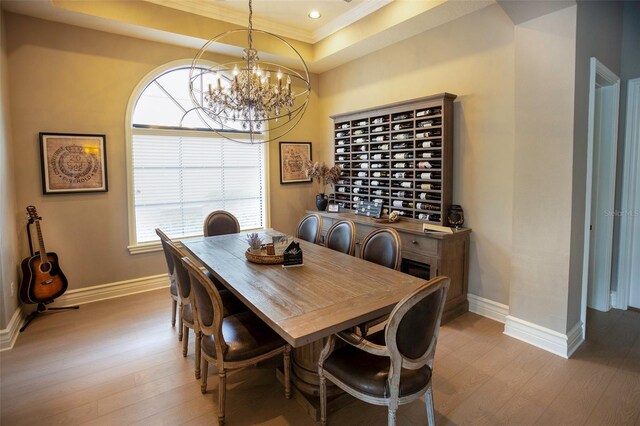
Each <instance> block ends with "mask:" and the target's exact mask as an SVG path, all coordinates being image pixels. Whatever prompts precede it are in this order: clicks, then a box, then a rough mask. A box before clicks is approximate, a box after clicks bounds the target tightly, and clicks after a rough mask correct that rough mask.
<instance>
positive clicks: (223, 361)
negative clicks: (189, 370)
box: [182, 257, 291, 425]
mask: <svg viewBox="0 0 640 426" xmlns="http://www.w3.org/2000/svg"><path fill="white" fill-rule="evenodd" d="M182 263H183V265H184V267H185V268H186V269H187V270H188V273H189V277H190V280H191V288H192V289H193V293H194V297H195V304H196V306H197V309H196V311H197V316H198V322H199V324H200V331H201V339H202V344H201V350H202V375H201V377H202V378H201V380H202V382H201V386H200V390H201V391H202V393H206V392H207V376H208V370H209V363H210V362H211V363H214V364H215V365H216V367H217V372H218V380H219V384H218V423H219V424H220V425H223V424H224V418H225V402H226V393H227V386H226V382H227V370H231V369H236V368H244V367H248V366H251V365H254V364H256V363H258V362H260V361H263V360H266V359H268V358H272V357H274V356H277V355H280V354H283V358H284V382H285V383H284V394H285V397H286V398H287V399H289V398H290V396H291V384H290V364H291V362H290V353H291V346H289V345H288V344H287V343H286V342H285V341H284V340H283V339H282V338H281V337H280V336H279V335H278V334H277V333H276V332H274V331H273V330H272V329H271V327H269V326H268V325H267V324H266V323H264V321H262V320H261V319H260V318H258V316H257V315H255V314H254V313H253V312H251V311H245V312H242V313H238V314H235V315H229V316H223V315H221V314H220V313H221V312H223V306H224V300H222V298H221V297H220V294H219V292H218V290H217V289H216V288H215V286H213V285H211V282H210V281H209V279H208V278H207V277H206V275H204V274H203V273H202V271H201V270H200V268H198V266H197V265H196V264H195V263H194V262H193V261H192V260H191V259H189V258H187V257H184V258H182Z"/></svg>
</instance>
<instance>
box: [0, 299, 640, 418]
mask: <svg viewBox="0 0 640 426" xmlns="http://www.w3.org/2000/svg"><path fill="white" fill-rule="evenodd" d="M169 316H170V301H169V297H168V295H167V293H166V290H161V291H153V292H148V293H143V294H138V295H133V296H128V297H123V298H119V299H112V300H107V301H102V302H97V303H93V304H88V305H83V306H82V308H81V309H80V310H79V311H70V312H63V313H59V314H58V313H56V314H52V315H47V316H43V317H41V318H38V319H37V320H36V321H35V322H34V323H33V324H32V325H31V326H30V327H29V328H28V329H27V331H26V332H25V333H23V334H22V335H21V336H20V337H19V339H18V341H17V343H16V345H15V347H14V349H12V350H11V351H8V352H2V353H0V392H1V393H0V424H2V425H3V426H4V425H10V426H30V425H79V424H84V425H110V426H111V425H118V426H120V425H126V424H136V425H139V426H142V425H189V426H196V425H216V424H217V420H216V419H217V409H218V407H217V376H216V374H215V368H213V367H210V369H209V375H210V376H209V389H208V392H207V393H206V395H202V394H201V393H200V385H199V382H198V381H196V380H195V378H194V374H193V363H194V354H193V351H194V341H193V335H191V336H190V339H189V340H190V345H189V356H188V357H186V358H183V357H182V354H181V345H180V344H179V343H178V341H177V330H176V329H175V328H172V327H171V326H170V322H169ZM587 320H588V321H587V324H588V328H587V342H585V344H584V345H583V346H582V347H581V348H580V349H579V350H578V351H577V352H576V354H575V356H574V358H573V359H570V360H564V359H562V358H559V357H557V356H554V355H552V354H549V353H548V352H545V351H542V350H540V349H538V348H535V347H532V346H529V345H527V344H525V343H523V342H520V341H518V340H515V339H512V338H510V337H508V336H505V335H504V334H503V333H502V331H503V325H502V324H500V323H497V322H494V321H491V320H488V319H486V318H483V317H480V316H478V315H475V314H471V313H468V314H465V315H463V316H461V317H459V318H457V319H455V320H454V321H452V322H450V323H448V324H445V325H444V326H442V329H441V332H440V340H439V343H438V349H437V351H436V359H435V367H434V378H433V387H434V396H435V403H436V420H437V423H438V425H454V424H455V425H467V424H469V425H485V424H486V425H529V424H536V423H537V424H544V425H557V424H587V425H634V424H635V425H637V426H640V403H638V401H640V313H638V312H628V311H616V310H612V311H611V312H609V313H606V314H605V313H601V312H596V311H593V312H592V311H589V314H588V316H587ZM274 366H275V362H274V363H273V364H269V363H265V364H264V365H259V366H258V367H254V368H247V369H244V370H239V371H234V372H232V373H230V374H229V376H228V385H229V386H228V394H227V404H228V405H227V422H228V424H229V425H230V426H232V425H249V424H259V425H270V426H276V425H277V426H280V425H295V426H306V425H309V426H311V425H316V423H315V422H314V421H312V420H311V419H310V418H309V416H308V415H307V414H306V413H305V411H304V410H303V409H302V408H301V407H300V406H299V405H298V404H297V402H295V401H293V400H286V399H285V398H284V396H283V389H282V386H281V385H280V383H279V382H278V381H277V380H276V379H275V375H274V372H273V369H274ZM424 404H425V403H424V398H421V399H419V400H417V401H415V402H413V403H411V404H408V405H405V406H401V407H400V409H399V411H398V414H397V416H398V417H397V419H398V424H400V425H418V424H426V412H425V405H424ZM329 420H330V424H331V425H332V426H336V425H337V426H340V425H345V426H346V425H349V426H351V425H365V426H375V425H385V424H386V408H385V407H376V406H372V405H368V404H365V403H362V402H359V401H355V402H353V403H352V404H349V405H347V406H346V407H345V408H343V409H341V410H339V411H338V412H335V413H332V414H331V415H330V416H329Z"/></svg>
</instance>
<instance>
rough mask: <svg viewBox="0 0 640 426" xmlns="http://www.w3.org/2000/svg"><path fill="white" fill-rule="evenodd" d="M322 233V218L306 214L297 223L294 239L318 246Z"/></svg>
mask: <svg viewBox="0 0 640 426" xmlns="http://www.w3.org/2000/svg"><path fill="white" fill-rule="evenodd" d="M321 233H322V217H320V215H319V214H316V213H312V214H308V215H306V216H305V217H303V218H302V219H300V222H298V226H297V228H296V237H297V238H300V239H302V240H305V241H309V242H310V243H314V244H318V243H319V242H320V234H321Z"/></svg>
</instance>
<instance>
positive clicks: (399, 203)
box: [392, 200, 413, 209]
mask: <svg viewBox="0 0 640 426" xmlns="http://www.w3.org/2000/svg"><path fill="white" fill-rule="evenodd" d="M392 205H393V207H404V208H407V209H408V208H411V207H413V202H411V201H402V200H393V202H392Z"/></svg>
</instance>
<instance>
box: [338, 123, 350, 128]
mask: <svg viewBox="0 0 640 426" xmlns="http://www.w3.org/2000/svg"><path fill="white" fill-rule="evenodd" d="M348 128H349V123H342V124H340V125H338V129H348Z"/></svg>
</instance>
